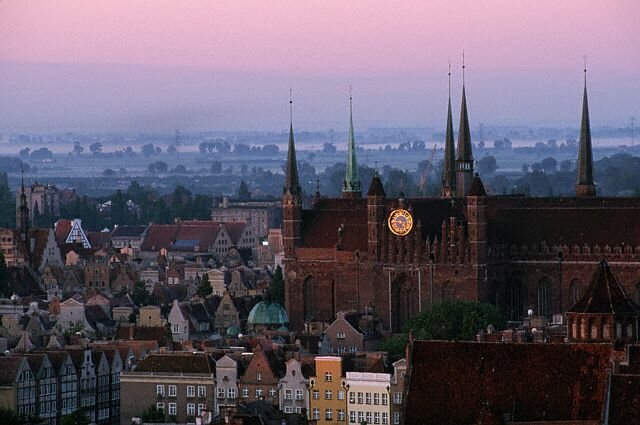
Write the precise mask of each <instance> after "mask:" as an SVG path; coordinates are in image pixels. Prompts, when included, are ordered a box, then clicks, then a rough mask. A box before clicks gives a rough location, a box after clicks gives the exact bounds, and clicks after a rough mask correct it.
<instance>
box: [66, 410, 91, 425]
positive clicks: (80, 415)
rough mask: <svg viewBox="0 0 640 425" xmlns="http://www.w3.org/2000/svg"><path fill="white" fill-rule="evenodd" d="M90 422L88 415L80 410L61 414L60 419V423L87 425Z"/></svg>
mask: <svg viewBox="0 0 640 425" xmlns="http://www.w3.org/2000/svg"><path fill="white" fill-rule="evenodd" d="M90 423H91V421H90V420H89V416H87V414H86V413H85V412H84V411H82V410H76V411H75V412H73V413H71V414H69V415H66V416H63V417H62V420H61V421H60V424H61V425H89V424H90Z"/></svg>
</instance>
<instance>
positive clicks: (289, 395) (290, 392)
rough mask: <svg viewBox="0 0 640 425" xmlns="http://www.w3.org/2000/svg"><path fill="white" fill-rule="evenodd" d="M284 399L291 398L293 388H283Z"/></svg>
mask: <svg viewBox="0 0 640 425" xmlns="http://www.w3.org/2000/svg"><path fill="white" fill-rule="evenodd" d="M284 399H285V400H293V390H289V389H287V390H284Z"/></svg>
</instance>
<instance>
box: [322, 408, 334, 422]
mask: <svg viewBox="0 0 640 425" xmlns="http://www.w3.org/2000/svg"><path fill="white" fill-rule="evenodd" d="M324 420H325V421H330V420H333V410H332V409H325V411H324Z"/></svg>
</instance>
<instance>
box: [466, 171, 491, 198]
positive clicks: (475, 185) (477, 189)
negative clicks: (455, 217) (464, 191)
mask: <svg viewBox="0 0 640 425" xmlns="http://www.w3.org/2000/svg"><path fill="white" fill-rule="evenodd" d="M468 196H487V191H486V190H484V185H483V184H482V179H480V176H479V175H478V173H475V175H474V176H473V180H472V181H471V189H469V195H468Z"/></svg>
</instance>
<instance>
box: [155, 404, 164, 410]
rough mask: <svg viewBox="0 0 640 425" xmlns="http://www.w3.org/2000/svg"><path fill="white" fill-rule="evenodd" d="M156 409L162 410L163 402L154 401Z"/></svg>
mask: <svg viewBox="0 0 640 425" xmlns="http://www.w3.org/2000/svg"><path fill="white" fill-rule="evenodd" d="M156 409H158V410H159V411H161V412H164V403H162V402H158V403H156Z"/></svg>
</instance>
